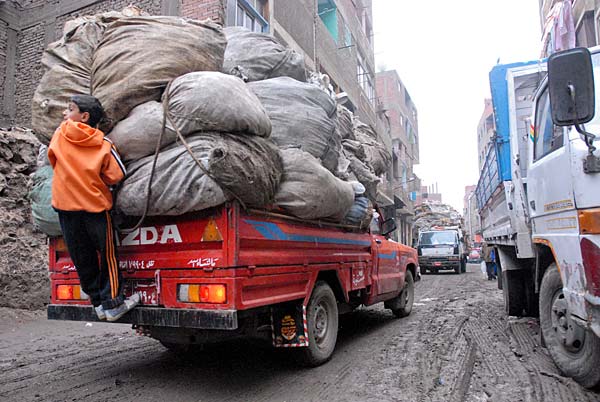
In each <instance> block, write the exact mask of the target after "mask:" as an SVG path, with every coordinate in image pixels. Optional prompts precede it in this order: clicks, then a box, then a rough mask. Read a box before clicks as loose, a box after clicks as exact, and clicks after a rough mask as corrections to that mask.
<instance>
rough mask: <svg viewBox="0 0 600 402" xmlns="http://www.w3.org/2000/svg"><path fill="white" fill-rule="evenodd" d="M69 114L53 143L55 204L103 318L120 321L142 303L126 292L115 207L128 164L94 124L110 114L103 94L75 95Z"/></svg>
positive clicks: (50, 153)
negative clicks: (114, 222) (115, 196)
mask: <svg viewBox="0 0 600 402" xmlns="http://www.w3.org/2000/svg"><path fill="white" fill-rule="evenodd" d="M63 117H64V121H63V122H62V124H61V125H60V127H59V128H58V129H57V130H56V132H55V133H54V135H53V136H52V140H51V141H50V145H49V147H48V159H49V160H50V164H51V165H52V168H53V169H54V178H53V180H52V207H53V208H54V209H55V210H56V211H57V212H58V218H59V221H60V227H61V229H62V233H63V237H64V240H65V243H66V245H67V249H68V250H69V254H70V256H71V259H72V260H73V263H74V264H75V268H76V269H77V274H78V275H79V280H80V282H81V287H82V289H83V291H84V292H85V293H86V294H88V295H89V296H90V300H91V302H92V304H93V305H94V308H95V310H96V314H97V315H98V318H99V319H100V320H104V319H107V320H108V321H116V320H118V319H119V318H121V317H122V316H123V315H124V314H125V313H127V312H128V311H129V310H131V309H132V308H134V307H135V306H136V305H137V304H138V303H139V295H137V294H135V295H133V296H132V297H130V298H128V299H125V297H124V295H123V281H122V277H121V273H120V272H119V266H118V262H117V257H116V251H115V240H114V231H113V228H112V222H111V217H110V212H109V211H110V210H111V208H112V206H113V200H112V194H111V192H110V188H109V187H110V186H113V185H116V184H117V183H119V182H120V181H121V180H122V179H123V178H124V177H125V173H126V172H125V167H124V166H123V163H122V162H121V160H120V158H119V155H118V153H117V151H116V148H115V147H114V145H113V144H112V142H111V141H110V140H109V139H107V138H104V133H103V132H102V131H100V130H98V129H97V128H94V127H96V126H97V125H98V123H99V122H100V120H102V118H103V117H104V110H103V108H102V105H101V104H100V101H98V99H96V98H94V97H93V96H89V95H76V96H73V97H72V98H71V102H69V105H68V108H67V109H66V110H65V111H64V112H63Z"/></svg>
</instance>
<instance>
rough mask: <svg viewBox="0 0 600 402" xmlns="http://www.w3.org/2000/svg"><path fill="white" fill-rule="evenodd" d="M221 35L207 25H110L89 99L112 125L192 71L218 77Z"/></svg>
mask: <svg viewBox="0 0 600 402" xmlns="http://www.w3.org/2000/svg"><path fill="white" fill-rule="evenodd" d="M225 44H226V42H225V35H224V34H223V31H222V29H221V28H220V27H219V26H218V25H216V24H213V23H211V22H199V21H193V20H188V19H184V18H179V17H132V18H125V19H120V20H117V21H115V22H114V23H112V24H110V25H109V26H108V28H107V29H106V31H105V32H104V36H103V39H102V41H101V42H100V44H99V46H98V48H97V49H96V52H95V53H94V61H93V64H92V94H93V95H94V96H95V97H97V98H98V99H100V102H101V103H102V105H103V106H104V109H105V111H106V114H107V117H108V118H109V119H110V120H112V121H113V122H114V123H116V122H117V121H119V120H122V119H123V118H125V117H126V116H127V115H128V114H129V112H131V110H132V109H133V108H134V107H136V106H137V105H141V104H142V103H146V102H148V101H151V100H155V101H158V100H160V97H161V94H162V92H163V90H164V89H165V87H166V86H167V83H168V82H169V81H171V80H172V79H174V78H176V77H179V76H180V75H183V74H187V73H190V72H192V71H220V70H221V68H222V66H223V53H224V51H225Z"/></svg>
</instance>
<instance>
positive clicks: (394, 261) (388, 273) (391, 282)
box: [373, 235, 404, 295]
mask: <svg viewBox="0 0 600 402" xmlns="http://www.w3.org/2000/svg"><path fill="white" fill-rule="evenodd" d="M373 238H374V240H373V241H374V243H375V245H374V246H375V247H374V249H375V250H376V253H377V268H376V273H375V277H376V278H375V279H376V281H377V282H376V283H377V294H380V295H381V294H385V293H390V292H397V291H399V290H400V289H401V288H402V287H401V284H403V283H404V271H403V270H402V268H401V264H400V262H401V257H402V256H401V255H400V254H401V253H400V252H399V250H398V246H397V243H396V242H392V241H389V240H387V239H386V238H385V237H384V236H380V235H374V236H373Z"/></svg>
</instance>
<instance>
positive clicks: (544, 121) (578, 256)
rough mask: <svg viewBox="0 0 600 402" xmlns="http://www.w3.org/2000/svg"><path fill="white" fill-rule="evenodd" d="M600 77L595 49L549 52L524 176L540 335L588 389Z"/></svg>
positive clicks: (593, 333) (598, 296)
mask: <svg viewBox="0 0 600 402" xmlns="http://www.w3.org/2000/svg"><path fill="white" fill-rule="evenodd" d="M594 83H596V87H595V88H594ZM598 83H600V48H595V49H592V52H591V53H590V51H588V49H585V48H578V49H571V50H568V51H565V52H561V53H556V54H554V55H552V56H550V58H549V60H548V77H547V78H546V79H545V80H544V81H543V82H542V84H541V86H540V88H539V90H538V91H537V93H536V95H535V98H534V116H533V121H534V132H533V143H532V146H531V147H530V153H529V165H528V181H527V201H528V205H527V206H528V213H529V218H530V220H531V231H532V241H533V244H534V250H535V267H534V273H535V277H534V284H535V292H536V293H537V294H538V295H539V314H540V325H541V327H542V335H543V337H544V340H545V342H546V345H547V346H548V349H549V351H550V354H551V355H552V357H553V359H554V361H555V362H556V364H557V365H558V367H559V368H560V369H561V371H562V372H563V373H564V374H565V375H567V376H570V377H573V378H574V379H575V380H577V381H578V382H580V383H581V384H582V385H584V386H586V387H590V388H592V387H596V386H598V385H600V371H599V370H597V367H598V365H600V152H599V151H598V150H597V147H598V146H600V141H598V138H599V137H600V111H599V110H598V107H599V104H598V100H599V97H598V95H599V93H598V86H597V85H598Z"/></svg>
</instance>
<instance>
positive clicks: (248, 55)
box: [223, 27, 306, 81]
mask: <svg viewBox="0 0 600 402" xmlns="http://www.w3.org/2000/svg"><path fill="white" fill-rule="evenodd" d="M224 32H225V35H226V36H227V48H226V49H225V61H224V63H223V72H224V73H226V74H232V75H237V76H238V77H240V78H243V79H244V80H245V81H261V80H266V79H268V78H274V77H284V76H285V77H292V78H294V79H296V80H298V81H306V67H305V65H304V57H303V56H302V55H301V54H298V53H296V52H295V51H294V50H292V49H290V48H287V47H285V46H283V45H282V44H281V43H279V41H277V39H275V38H274V37H273V36H271V35H268V34H263V33H258V32H252V31H250V30H248V29H246V28H242V27H227V28H225V29H224Z"/></svg>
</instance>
